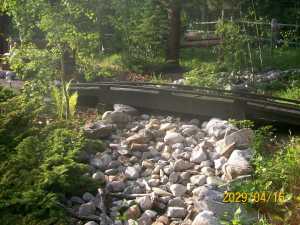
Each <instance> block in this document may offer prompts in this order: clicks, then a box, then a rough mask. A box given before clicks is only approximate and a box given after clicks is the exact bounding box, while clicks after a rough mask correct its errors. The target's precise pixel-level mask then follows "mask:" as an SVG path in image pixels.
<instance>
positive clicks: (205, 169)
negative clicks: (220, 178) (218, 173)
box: [201, 166, 215, 176]
mask: <svg viewBox="0 0 300 225" xmlns="http://www.w3.org/2000/svg"><path fill="white" fill-rule="evenodd" d="M201 173H203V174H204V175H206V176H211V175H214V174H215V170H214V169H213V168H211V167H208V166H205V167H203V168H202V169H201Z"/></svg>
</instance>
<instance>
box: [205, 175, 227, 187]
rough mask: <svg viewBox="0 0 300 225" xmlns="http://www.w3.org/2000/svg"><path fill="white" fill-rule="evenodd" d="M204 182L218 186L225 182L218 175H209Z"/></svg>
mask: <svg viewBox="0 0 300 225" xmlns="http://www.w3.org/2000/svg"><path fill="white" fill-rule="evenodd" d="M206 183H207V184H209V185H215V186H220V185H223V184H224V183H225V182H224V181H223V180H222V179H221V178H220V177H216V176H209V177H207V180H206Z"/></svg>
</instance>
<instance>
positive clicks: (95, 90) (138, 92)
mask: <svg viewBox="0 0 300 225" xmlns="http://www.w3.org/2000/svg"><path fill="white" fill-rule="evenodd" d="M72 90H73V91H78V93H79V103H92V104H96V103H103V104H109V105H112V104H116V103H119V104H128V105H131V106H134V107H137V108H141V109H147V110H158V111H165V112H172V113H179V114H187V115H193V116H199V117H217V118H222V119H228V118H232V119H250V120H254V121H265V122H268V123H274V122H276V123H284V124H289V125H296V126H300V101H296V100H288V99H283V98H278V97H270V96H265V95H257V94H251V93H247V92H241V91H227V90H218V89H211V88H203V87H194V86H183V85H173V84H153V83H139V82H138V83H136V82H135V83H133V82H105V83H79V84H73V86H72Z"/></svg>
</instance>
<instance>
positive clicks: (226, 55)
mask: <svg viewBox="0 0 300 225" xmlns="http://www.w3.org/2000/svg"><path fill="white" fill-rule="evenodd" d="M216 35H218V36H219V37H221V39H222V43H221V44H220V45H219V46H218V47H217V48H218V52H219V53H220V54H221V60H222V63H223V64H224V66H225V67H226V68H228V69H229V71H230V72H231V71H232V72H234V73H236V72H237V71H241V70H242V69H243V68H245V67H246V68H247V67H249V64H248V61H249V60H248V51H247V50H246V48H247V42H248V41H249V40H248V39H247V37H246V36H245V35H244V34H243V32H242V30H241V27H240V26H239V25H237V24H236V23H233V22H224V21H221V20H220V21H219V22H218V24H217V26H216ZM250 66H251V65H250Z"/></svg>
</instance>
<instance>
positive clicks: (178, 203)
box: [168, 197, 186, 208]
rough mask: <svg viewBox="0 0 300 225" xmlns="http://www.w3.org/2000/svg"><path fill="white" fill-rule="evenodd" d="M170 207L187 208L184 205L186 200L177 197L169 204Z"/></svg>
mask: <svg viewBox="0 0 300 225" xmlns="http://www.w3.org/2000/svg"><path fill="white" fill-rule="evenodd" d="M168 207H181V208H185V207H186V205H185V203H184V200H183V199H181V198H179V197H176V198H173V199H170V201H169V202H168Z"/></svg>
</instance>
